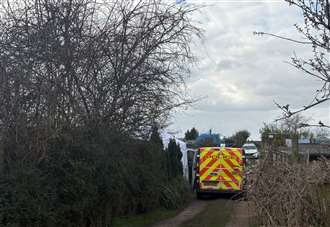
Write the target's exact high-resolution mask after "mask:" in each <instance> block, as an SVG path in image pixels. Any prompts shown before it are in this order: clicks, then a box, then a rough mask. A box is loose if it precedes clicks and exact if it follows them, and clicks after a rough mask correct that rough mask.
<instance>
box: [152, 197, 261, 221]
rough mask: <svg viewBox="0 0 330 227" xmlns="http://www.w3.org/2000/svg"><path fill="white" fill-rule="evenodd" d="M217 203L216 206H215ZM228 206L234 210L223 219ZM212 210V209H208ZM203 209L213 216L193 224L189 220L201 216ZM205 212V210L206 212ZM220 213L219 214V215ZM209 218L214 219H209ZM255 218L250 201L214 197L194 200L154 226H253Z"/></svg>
mask: <svg viewBox="0 0 330 227" xmlns="http://www.w3.org/2000/svg"><path fill="white" fill-rule="evenodd" d="M215 204H216V206H215ZM228 206H230V207H232V208H230V209H231V210H232V211H231V212H230V213H228V216H229V217H228V216H226V217H224V218H225V219H222V217H221V212H222V213H223V212H224V211H225V210H226V209H227V208H228ZM212 207H213V208H214V207H216V208H217V209H216V210H217V213H215V214H214V211H212V210H211V209H212ZM208 210H210V211H208ZM203 211H207V213H212V214H214V215H213V216H212V215H210V216H208V220H207V221H205V219H202V220H204V221H205V222H204V221H201V222H200V223H199V224H197V225H196V223H194V224H191V223H190V222H189V221H190V220H192V219H193V218H195V217H196V216H200V215H202V214H200V213H202V212H203ZM204 213H205V212H204ZM218 214H219V215H218ZM209 218H211V219H214V220H209ZM253 218H254V210H253V207H252V206H251V203H250V202H247V201H241V200H231V199H230V198H227V199H224V198H220V199H219V198H218V199H217V198H213V199H205V200H194V201H192V202H191V203H190V204H189V205H188V206H187V207H186V208H185V209H184V210H183V211H181V212H180V213H179V214H178V215H177V216H175V217H173V218H170V219H167V220H164V221H161V222H159V223H157V224H155V225H153V226H152V227H182V226H184V227H190V225H191V226H193V227H195V226H209V224H210V223H216V225H213V224H212V226H217V227H249V226H251V221H252V220H253Z"/></svg>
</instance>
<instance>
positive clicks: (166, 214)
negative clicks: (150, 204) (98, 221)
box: [111, 208, 181, 227]
mask: <svg viewBox="0 0 330 227" xmlns="http://www.w3.org/2000/svg"><path fill="white" fill-rule="evenodd" d="M180 210H181V209H176V210H167V209H165V208H162V209H158V210H155V211H151V212H148V213H144V214H139V215H134V216H128V217H118V218H115V219H114V221H113V223H112V225H111V226H113V227H148V226H152V225H153V224H155V223H157V222H159V221H162V220H165V219H168V218H171V217H174V216H176V215H177V214H178V212H179V211H180Z"/></svg>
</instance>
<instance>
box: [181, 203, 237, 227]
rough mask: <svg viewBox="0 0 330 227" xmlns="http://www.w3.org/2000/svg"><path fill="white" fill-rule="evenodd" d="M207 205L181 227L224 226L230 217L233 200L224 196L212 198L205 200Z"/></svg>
mask: <svg viewBox="0 0 330 227" xmlns="http://www.w3.org/2000/svg"><path fill="white" fill-rule="evenodd" d="M207 203H208V204H207V207H206V209H205V210H204V211H202V212H201V213H200V214H198V215H196V216H195V217H194V218H193V219H191V220H189V221H187V222H185V223H183V224H182V225H181V227H224V226H225V225H226V224H227V223H228V222H229V221H230V218H231V214H232V211H233V201H232V200H230V199H225V198H214V199H209V200H208V201H207Z"/></svg>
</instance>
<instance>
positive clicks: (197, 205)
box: [153, 200, 207, 227]
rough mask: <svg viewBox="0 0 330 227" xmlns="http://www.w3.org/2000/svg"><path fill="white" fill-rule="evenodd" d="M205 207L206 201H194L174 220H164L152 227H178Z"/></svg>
mask: <svg viewBox="0 0 330 227" xmlns="http://www.w3.org/2000/svg"><path fill="white" fill-rule="evenodd" d="M206 205H207V201H203V200H194V201H193V202H192V203H191V204H190V205H189V206H188V207H187V208H186V209H184V210H183V211H182V212H180V213H179V214H178V215H177V216H175V217H174V218H171V219H168V220H164V221H162V222H160V223H158V224H156V225H154V226H153V227H178V226H180V225H181V224H182V223H184V222H185V221H188V220H190V219H192V218H193V217H195V216H196V215H197V214H199V213H200V212H202V211H203V210H204V209H205V208H206Z"/></svg>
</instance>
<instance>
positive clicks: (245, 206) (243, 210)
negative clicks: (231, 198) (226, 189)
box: [226, 201, 254, 227]
mask: <svg viewBox="0 0 330 227" xmlns="http://www.w3.org/2000/svg"><path fill="white" fill-rule="evenodd" d="M253 217H254V213H253V209H252V207H251V204H249V202H247V201H235V203H234V211H233V214H232V216H231V219H230V222H229V223H228V224H227V225H226V227H249V226H250V222H251V220H252V218H253Z"/></svg>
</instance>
